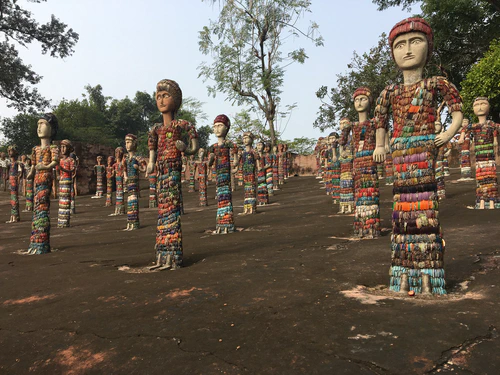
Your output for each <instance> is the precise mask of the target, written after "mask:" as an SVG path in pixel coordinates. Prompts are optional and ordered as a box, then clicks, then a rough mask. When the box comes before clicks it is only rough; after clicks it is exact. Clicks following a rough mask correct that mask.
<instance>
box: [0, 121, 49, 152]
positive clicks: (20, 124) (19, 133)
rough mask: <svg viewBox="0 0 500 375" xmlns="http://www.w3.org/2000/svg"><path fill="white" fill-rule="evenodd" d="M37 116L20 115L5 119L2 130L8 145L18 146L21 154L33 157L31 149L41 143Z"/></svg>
mask: <svg viewBox="0 0 500 375" xmlns="http://www.w3.org/2000/svg"><path fill="white" fill-rule="evenodd" d="M38 119H39V117H38V116H37V115H35V114H29V113H20V114H18V115H16V116H14V117H12V118H7V117H5V118H3V119H2V125H1V130H2V133H3V134H4V136H5V138H6V139H7V145H10V144H16V145H17V149H18V151H19V154H20V155H21V154H28V155H31V149H32V148H33V146H35V145H36V144H38V143H39V142H40V141H39V139H38V135H37V122H38Z"/></svg>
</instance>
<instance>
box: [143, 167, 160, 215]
mask: <svg viewBox="0 0 500 375" xmlns="http://www.w3.org/2000/svg"><path fill="white" fill-rule="evenodd" d="M157 173H158V170H157V168H156V164H155V165H154V168H153V170H152V171H151V172H149V173H148V172H147V171H146V177H147V178H148V181H149V200H148V208H157V207H158V195H157V193H156V184H157V182H158V178H157Z"/></svg>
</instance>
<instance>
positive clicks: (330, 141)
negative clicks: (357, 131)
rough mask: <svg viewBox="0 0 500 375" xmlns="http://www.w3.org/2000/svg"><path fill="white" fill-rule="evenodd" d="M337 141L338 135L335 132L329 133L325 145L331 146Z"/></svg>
mask: <svg viewBox="0 0 500 375" xmlns="http://www.w3.org/2000/svg"><path fill="white" fill-rule="evenodd" d="M338 139H339V134H338V133H336V132H331V133H330V134H328V141H327V143H328V144H330V145H333V144H335V142H337V140H338Z"/></svg>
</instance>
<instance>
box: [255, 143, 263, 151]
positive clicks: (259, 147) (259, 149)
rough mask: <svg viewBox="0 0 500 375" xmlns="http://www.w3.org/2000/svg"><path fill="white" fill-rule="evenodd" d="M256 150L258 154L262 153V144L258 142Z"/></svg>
mask: <svg viewBox="0 0 500 375" xmlns="http://www.w3.org/2000/svg"><path fill="white" fill-rule="evenodd" d="M256 148H257V151H258V152H262V151H264V144H263V143H262V142H258V143H257V146H256Z"/></svg>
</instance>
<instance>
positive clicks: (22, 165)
mask: <svg viewBox="0 0 500 375" xmlns="http://www.w3.org/2000/svg"><path fill="white" fill-rule="evenodd" d="M20 159H21V160H20V161H19V166H18V168H17V171H18V173H19V174H20V176H21V177H20V179H19V192H21V191H22V192H21V194H22V195H23V196H26V160H27V159H28V158H27V156H26V155H21V158H20Z"/></svg>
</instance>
